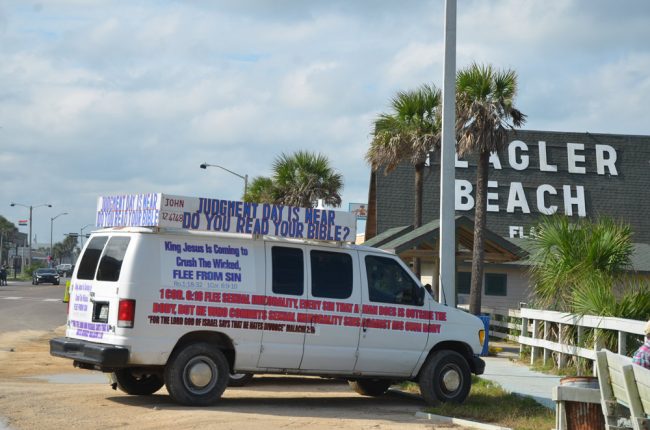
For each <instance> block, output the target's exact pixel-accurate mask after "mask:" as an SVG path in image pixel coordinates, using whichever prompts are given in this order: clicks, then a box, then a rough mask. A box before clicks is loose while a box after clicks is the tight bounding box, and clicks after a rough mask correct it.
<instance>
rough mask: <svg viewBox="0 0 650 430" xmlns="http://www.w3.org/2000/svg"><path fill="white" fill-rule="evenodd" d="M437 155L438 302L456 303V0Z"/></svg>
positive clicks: (448, 1)
mask: <svg viewBox="0 0 650 430" xmlns="http://www.w3.org/2000/svg"><path fill="white" fill-rule="evenodd" d="M443 82H444V85H443V89H442V148H441V154H440V248H439V252H438V253H439V255H440V284H439V285H440V297H439V301H440V303H443V304H446V305H448V306H453V307H455V306H456V220H455V196H454V186H455V183H454V182H455V172H454V168H455V167H454V160H455V157H454V155H455V153H456V136H455V134H456V0H445V62H444V70H443Z"/></svg>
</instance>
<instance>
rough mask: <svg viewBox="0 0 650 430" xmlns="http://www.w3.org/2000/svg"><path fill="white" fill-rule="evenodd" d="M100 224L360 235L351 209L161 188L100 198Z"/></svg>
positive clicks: (344, 237)
mask: <svg viewBox="0 0 650 430" xmlns="http://www.w3.org/2000/svg"><path fill="white" fill-rule="evenodd" d="M96 224H97V227H172V228H182V229H187V230H200V231H218V232H224V233H243V234H260V235H268V236H279V237H288V238H298V239H313V240H325V241H340V242H353V241H354V239H355V237H356V217H355V215H354V214H352V213H348V212H343V211H334V210H329V209H313V208H299V207H293V206H282V205H275V204H270V203H246V202H241V201H236V200H221V199H211V198H204V197H185V196H174V195H169V194H162V193H148V194H122V195H114V196H102V197H99V199H98V200H97V218H96Z"/></svg>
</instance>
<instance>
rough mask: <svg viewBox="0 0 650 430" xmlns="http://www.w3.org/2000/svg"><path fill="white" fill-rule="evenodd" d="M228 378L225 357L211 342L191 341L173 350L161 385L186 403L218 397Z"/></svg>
mask: <svg viewBox="0 0 650 430" xmlns="http://www.w3.org/2000/svg"><path fill="white" fill-rule="evenodd" d="M229 379H230V369H229V365H228V361H227V360H226V357H225V356H224V355H223V353H222V352H221V351H220V350H219V349H217V347H215V346H214V345H210V344H209V343H205V342H199V343H191V344H189V345H186V346H185V347H183V348H180V349H178V350H177V351H175V352H174V353H173V354H172V356H171V357H170V358H169V361H168V362H167V366H166V367H165V385H166V386H167V391H169V395H170V396H171V398H172V400H174V401H176V402H178V403H180V404H182V405H186V406H210V405H214V404H215V403H217V402H218V401H219V399H220V398H221V395H222V394H223V392H224V390H225V389H226V386H227V385H228V381H229Z"/></svg>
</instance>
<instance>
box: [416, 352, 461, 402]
mask: <svg viewBox="0 0 650 430" xmlns="http://www.w3.org/2000/svg"><path fill="white" fill-rule="evenodd" d="M419 383H420V392H421V393H422V397H423V398H424V401H425V402H427V404H428V405H430V406H436V405H438V404H440V403H462V402H463V401H464V400H465V399H466V398H467V395H468V394H469V390H470V388H471V387H472V375H471V372H470V369H469V365H468V364H467V360H465V358H464V357H463V356H462V355H460V354H459V353H457V352H455V351H449V350H443V351H437V352H435V353H433V355H431V356H430V357H429V358H428V359H427V362H426V363H425V364H424V367H423V368H422V371H421V372H420V379H419Z"/></svg>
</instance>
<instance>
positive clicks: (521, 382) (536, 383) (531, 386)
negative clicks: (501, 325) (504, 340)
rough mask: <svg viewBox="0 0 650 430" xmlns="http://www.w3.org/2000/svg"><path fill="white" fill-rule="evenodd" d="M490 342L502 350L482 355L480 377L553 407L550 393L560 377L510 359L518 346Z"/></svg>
mask: <svg viewBox="0 0 650 430" xmlns="http://www.w3.org/2000/svg"><path fill="white" fill-rule="evenodd" d="M490 344H491V345H493V346H499V347H503V348H504V350H503V351H502V352H500V353H499V354H497V356H496V357H483V360H485V373H483V375H481V378H484V379H488V380H490V381H494V382H496V383H498V384H499V385H501V387H503V389H504V390H506V391H508V392H511V393H514V394H519V395H522V396H527V397H531V398H533V399H535V400H536V401H537V402H538V403H540V404H542V405H544V406H546V407H548V408H550V409H555V402H553V400H551V394H552V392H553V387H555V386H557V385H560V379H561V377H560V376H555V375H547V374H544V373H540V372H534V371H532V370H530V369H529V368H528V367H527V366H524V365H523V364H518V363H514V362H512V361H510V359H511V358H514V357H517V355H518V348H515V347H513V345H512V344H501V343H499V342H494V343H493V342H490ZM504 345H506V346H504Z"/></svg>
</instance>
